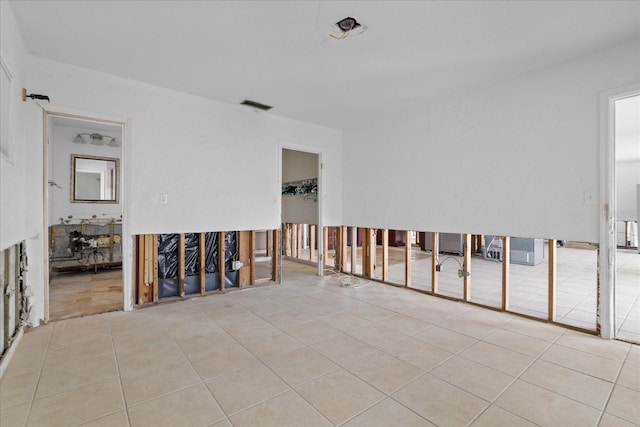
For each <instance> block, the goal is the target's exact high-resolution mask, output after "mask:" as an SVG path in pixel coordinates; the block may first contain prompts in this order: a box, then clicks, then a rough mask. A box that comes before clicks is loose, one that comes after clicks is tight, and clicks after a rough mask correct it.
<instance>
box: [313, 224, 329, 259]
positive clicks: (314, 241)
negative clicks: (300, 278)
mask: <svg viewBox="0 0 640 427" xmlns="http://www.w3.org/2000/svg"><path fill="white" fill-rule="evenodd" d="M325 229H326V227H325ZM315 247H316V225H315V224H309V261H313V260H314V256H313V251H314V250H315ZM316 256H317V255H316Z"/></svg>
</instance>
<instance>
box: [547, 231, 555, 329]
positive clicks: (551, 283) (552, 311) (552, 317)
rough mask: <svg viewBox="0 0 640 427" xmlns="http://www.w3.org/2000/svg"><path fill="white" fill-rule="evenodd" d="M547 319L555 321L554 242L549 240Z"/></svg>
mask: <svg viewBox="0 0 640 427" xmlns="http://www.w3.org/2000/svg"><path fill="white" fill-rule="evenodd" d="M548 297H549V298H548V302H549V308H548V310H549V311H548V315H549V317H548V319H549V320H550V321H551V322H555V320H556V240H555V239H549V295H548Z"/></svg>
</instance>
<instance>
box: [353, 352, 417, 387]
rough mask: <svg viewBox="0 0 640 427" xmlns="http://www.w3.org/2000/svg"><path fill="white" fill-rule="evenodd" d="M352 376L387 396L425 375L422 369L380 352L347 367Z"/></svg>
mask: <svg viewBox="0 0 640 427" xmlns="http://www.w3.org/2000/svg"><path fill="white" fill-rule="evenodd" d="M345 369H347V370H348V371H349V372H351V373H352V374H354V375H356V376H357V377H358V378H360V379H362V380H364V381H366V382H367V383H369V384H370V385H372V386H374V387H375V388H377V389H378V390H380V391H381V392H383V393H385V394H391V393H393V392H395V391H397V390H399V389H400V388H402V387H404V386H405V385H407V384H408V383H410V382H411V381H413V380H415V379H416V378H418V377H419V376H420V375H422V374H424V371H423V370H422V369H418V368H416V367H415V366H413V365H410V364H408V363H406V362H403V361H402V360H400V359H397V358H395V357H393V356H391V355H389V354H387V353H384V352H381V351H378V352H376V353H373V354H371V355H369V356H365V357H364V358H362V359H360V360H357V361H355V362H353V363H351V364H349V365H345Z"/></svg>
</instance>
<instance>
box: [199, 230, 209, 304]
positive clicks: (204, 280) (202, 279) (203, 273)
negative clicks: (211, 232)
mask: <svg viewBox="0 0 640 427" xmlns="http://www.w3.org/2000/svg"><path fill="white" fill-rule="evenodd" d="M206 238H207V234H206V233H200V239H199V240H198V256H199V257H200V271H199V272H198V274H199V275H200V294H204V293H205V292H206V291H207V289H206V285H207V277H206V271H205V264H206V262H207V257H206V255H207V254H206V251H207V247H206V244H205V243H206Z"/></svg>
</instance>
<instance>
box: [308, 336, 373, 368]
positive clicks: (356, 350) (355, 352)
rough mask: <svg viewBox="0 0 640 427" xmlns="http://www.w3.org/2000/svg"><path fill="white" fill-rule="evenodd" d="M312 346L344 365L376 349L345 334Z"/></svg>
mask: <svg viewBox="0 0 640 427" xmlns="http://www.w3.org/2000/svg"><path fill="white" fill-rule="evenodd" d="M312 348H313V349H314V350H316V351H318V352H320V353H322V354H323V355H325V356H326V357H328V358H329V359H330V360H332V361H333V362H335V363H337V364H338V365H345V364H347V363H350V362H353V361H355V360H358V359H361V358H362V357H364V356H366V355H367V354H371V353H373V352H374V351H376V350H377V349H376V348H375V347H373V346H370V345H369V344H367V343H365V342H362V341H360V340H357V339H355V338H353V337H351V336H349V335H345V334H342V335H338V336H335V337H332V338H329V339H328V340H324V341H321V342H319V343H316V344H314V345H313V346H312Z"/></svg>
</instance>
